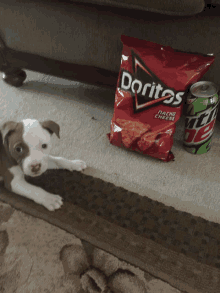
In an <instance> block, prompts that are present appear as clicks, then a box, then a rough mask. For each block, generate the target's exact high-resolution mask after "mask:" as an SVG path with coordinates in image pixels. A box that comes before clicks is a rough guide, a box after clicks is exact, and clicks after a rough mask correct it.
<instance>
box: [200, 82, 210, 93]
mask: <svg viewBox="0 0 220 293" xmlns="http://www.w3.org/2000/svg"><path fill="white" fill-rule="evenodd" d="M208 88H209V85H207V84H203V85H202V86H201V90H202V91H203V92H205V91H207V90H208Z"/></svg>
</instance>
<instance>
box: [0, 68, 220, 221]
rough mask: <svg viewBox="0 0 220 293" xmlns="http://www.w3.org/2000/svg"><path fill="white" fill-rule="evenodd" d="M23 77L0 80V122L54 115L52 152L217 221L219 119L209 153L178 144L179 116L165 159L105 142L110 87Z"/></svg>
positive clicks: (111, 108) (219, 204)
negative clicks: (16, 82)
mask: <svg viewBox="0 0 220 293" xmlns="http://www.w3.org/2000/svg"><path fill="white" fill-rule="evenodd" d="M27 76H28V77H27V80H26V82H25V84H24V85H23V87H21V88H13V87H11V86H9V85H7V84H5V83H3V81H0V90H1V100H0V121H1V122H3V121H7V120H8V119H10V120H20V119H24V118H36V119H39V120H44V119H52V120H55V121H56V122H57V123H59V124H60V127H61V139H60V140H59V139H58V138H56V137H53V140H54V148H53V154H54V155H59V156H64V157H67V158H71V159H75V158H76V159H82V160H84V161H85V162H86V163H87V165H88V166H91V167H93V168H94V169H96V170H97V171H96V172H95V173H94V172H93V174H91V175H93V176H96V177H99V178H101V179H104V180H106V181H109V182H112V183H114V184H116V185H117V186H122V187H124V188H126V189H128V190H131V191H135V192H138V193H139V194H140V195H142V196H148V197H150V198H152V199H156V200H159V201H160V202H162V203H164V204H166V205H170V206H173V207H175V208H176V209H178V210H181V211H186V212H188V213H191V214H193V215H195V216H201V217H203V218H205V219H207V220H210V221H214V222H217V223H220V214H219V210H220V199H219V196H218V194H219V191H220V180H219V165H220V148H219V146H220V122H217V123H216V126H215V132H214V136H213V139H212V148H211V150H210V152H209V153H207V154H203V155H192V154H189V153H187V152H186V151H185V150H184V149H183V147H182V137H183V129H184V118H183V117H182V118H181V119H180V121H179V122H178V123H177V129H176V133H175V136H174V145H173V148H172V151H173V153H174V155H175V161H174V162H169V163H165V162H162V161H159V160H157V159H154V158H151V157H148V156H143V155H140V154H138V153H135V152H131V151H128V150H126V149H121V148H118V147H115V146H113V145H111V144H110V143H109V141H108V139H107V136H106V134H107V133H108V132H109V130H110V122H111V118H112V115H113V111H114V91H111V90H108V89H103V88H98V87H94V86H90V85H89V86H88V85H85V84H82V83H78V82H73V81H68V80H64V79H61V78H56V77H52V76H48V75H44V74H39V73H35V72H31V71H27ZM87 172H88V174H89V171H87ZM89 175H90V174H89Z"/></svg>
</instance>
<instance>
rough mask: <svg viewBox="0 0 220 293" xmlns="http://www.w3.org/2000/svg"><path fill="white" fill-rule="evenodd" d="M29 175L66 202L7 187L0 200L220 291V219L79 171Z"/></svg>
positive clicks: (133, 259) (187, 286) (178, 282)
mask: <svg viewBox="0 0 220 293" xmlns="http://www.w3.org/2000/svg"><path fill="white" fill-rule="evenodd" d="M26 180H27V181H28V182H30V183H32V184H34V185H37V186H40V187H42V188H44V189H45V190H47V191H48V192H51V193H55V194H60V195H61V196H62V197H63V199H64V206H63V207H62V208H61V209H60V210H57V211H56V212H49V211H47V210H46V209H44V208H43V207H41V206H39V205H37V204H35V203H34V202H32V201H30V200H28V199H26V198H23V197H20V196H17V195H15V194H13V193H10V192H5V190H4V192H1V195H0V199H1V200H3V201H5V202H7V203H9V204H10V205H12V206H14V207H15V208H17V209H20V210H22V211H24V212H26V213H29V214H31V215H33V216H36V217H39V218H42V219H44V220H46V221H48V222H49V223H52V224H54V225H56V226H58V227H60V228H62V229H64V230H66V231H69V232H72V233H73V234H74V235H76V236H77V237H79V238H80V239H83V240H86V241H89V242H90V243H92V244H94V245H96V246H97V247H99V248H102V249H104V250H106V251H108V252H110V253H112V254H113V255H115V256H117V257H121V258H123V259H125V260H127V261H128V262H130V263H132V264H133V265H137V266H139V267H140V268H142V269H144V270H151V272H152V273H155V274H156V275H157V276H158V277H161V278H163V279H164V280H166V281H169V282H170V283H171V284H172V285H174V286H175V287H176V288H178V289H180V290H186V291H187V292H201V293H202V292H204V293H205V292H206V293H208V292H212V293H213V292H218V290H219V288H220V271H219V268H220V252H219V246H220V225H219V224H216V223H213V222H209V221H207V220H204V219H202V218H200V217H196V216H193V215H191V214H188V213H185V212H181V211H177V210H175V209H174V208H172V207H168V206H166V205H164V204H162V203H159V202H158V201H155V200H152V199H149V198H148V197H147V196H146V197H142V196H140V195H138V194H136V193H133V192H130V191H127V190H125V189H123V188H121V187H116V186H115V185H114V184H111V183H107V182H105V181H103V180H101V179H98V178H93V177H92V176H88V175H85V174H83V173H80V172H76V171H74V172H70V171H68V170H47V171H46V172H45V173H44V174H43V175H41V176H39V177H35V178H31V177H26ZM3 189H4V188H3V187H2V190H3ZM0 191H1V190H0Z"/></svg>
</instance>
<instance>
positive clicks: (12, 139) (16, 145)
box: [3, 122, 29, 168]
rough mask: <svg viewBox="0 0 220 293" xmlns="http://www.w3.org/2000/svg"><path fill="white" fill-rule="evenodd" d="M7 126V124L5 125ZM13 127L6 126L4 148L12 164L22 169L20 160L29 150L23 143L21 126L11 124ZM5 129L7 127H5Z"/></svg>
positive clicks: (19, 123)
mask: <svg viewBox="0 0 220 293" xmlns="http://www.w3.org/2000/svg"><path fill="white" fill-rule="evenodd" d="M9 123H11V122H9ZM6 124H7V123H6ZM11 125H12V126H13V127H11V128H10V125H9V126H8V129H7V133H4V134H5V135H4V137H3V140H4V147H5V150H6V152H7V153H8V155H9V156H10V157H11V159H12V160H13V163H15V162H16V163H17V164H18V165H19V166H20V167H21V168H22V160H23V159H24V158H26V157H27V156H28V154H29V148H28V146H27V144H26V143H25V142H24V141H23V138H22V134H23V131H24V129H23V124H22V123H21V122H18V123H16V125H15V124H11ZM5 128H7V125H5Z"/></svg>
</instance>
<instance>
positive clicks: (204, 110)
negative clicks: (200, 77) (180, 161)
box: [184, 94, 219, 154]
mask: <svg viewBox="0 0 220 293" xmlns="http://www.w3.org/2000/svg"><path fill="white" fill-rule="evenodd" d="M213 98H214V99H213ZM212 99H213V100H212V101H213V102H216V103H212V104H211V102H210V99H207V98H204V99H202V98H198V99H195V100H194V101H192V102H191V104H190V105H189V106H188V109H187V114H186V115H187V116H186V119H185V138H184V146H185V147H186V148H187V150H188V151H190V152H192V153H196V154H203V153H206V152H207V151H208V150H209V149H210V143H211V137H212V135H213V131H214V125H215V121H216V117H217V114H218V106H219V101H218V95H217V94H216V95H214V96H213V97H212ZM187 102H188V103H189V102H190V100H188V101H187Z"/></svg>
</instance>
